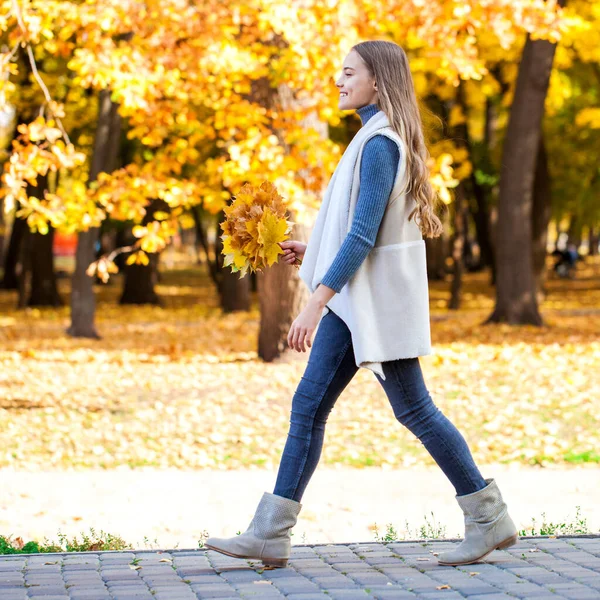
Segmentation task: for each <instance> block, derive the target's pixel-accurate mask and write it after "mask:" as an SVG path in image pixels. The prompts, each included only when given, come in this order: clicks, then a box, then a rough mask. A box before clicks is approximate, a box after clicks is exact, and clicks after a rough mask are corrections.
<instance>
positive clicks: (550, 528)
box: [374, 506, 591, 544]
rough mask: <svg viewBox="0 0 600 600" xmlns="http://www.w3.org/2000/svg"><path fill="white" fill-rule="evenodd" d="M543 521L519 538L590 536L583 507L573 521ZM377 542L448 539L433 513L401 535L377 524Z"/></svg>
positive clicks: (535, 520) (443, 527) (535, 524)
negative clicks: (582, 513) (415, 527)
mask: <svg viewBox="0 0 600 600" xmlns="http://www.w3.org/2000/svg"><path fill="white" fill-rule="evenodd" d="M541 514H542V517H541V521H538V520H537V519H536V518H535V517H532V519H531V522H532V524H531V526H530V527H526V528H525V529H521V530H520V531H519V536H546V535H583V534H589V533H591V532H590V529H589V526H588V523H587V518H585V517H582V516H581V507H580V506H577V507H576V509H575V516H574V517H573V518H572V519H565V520H564V522H558V523H553V522H552V521H548V520H547V519H546V513H541ZM374 533H375V541H376V542H378V543H382V544H385V543H389V542H398V541H402V540H415V539H426V540H434V539H444V538H445V537H446V527H445V526H444V525H441V524H438V523H436V521H435V517H434V515H433V512H432V513H431V521H430V520H429V519H428V517H427V516H425V523H424V524H423V525H421V526H419V527H418V528H417V529H414V530H412V529H411V527H410V526H409V524H408V521H405V532H404V533H403V534H402V535H400V534H399V533H398V530H397V529H396V528H395V527H394V525H393V524H392V523H388V524H387V525H386V526H385V531H384V532H383V534H380V531H379V528H378V527H377V524H375V527H374ZM462 535H463V534H460V533H459V534H458V535H457V537H462Z"/></svg>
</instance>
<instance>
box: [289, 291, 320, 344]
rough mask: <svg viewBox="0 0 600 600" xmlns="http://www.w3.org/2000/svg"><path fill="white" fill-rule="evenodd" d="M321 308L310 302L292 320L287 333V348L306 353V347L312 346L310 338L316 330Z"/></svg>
mask: <svg viewBox="0 0 600 600" xmlns="http://www.w3.org/2000/svg"><path fill="white" fill-rule="evenodd" d="M322 312H323V307H322V306H320V305H319V304H317V303H316V302H310V301H309V303H308V304H307V305H306V307H305V308H304V310H302V312H301V313H300V314H299V315H298V316H297V317H296V318H295V319H294V322H293V323H292V326H291V327H290V332H289V333H288V346H289V347H290V348H291V349H292V350H297V351H298V352H306V347H305V343H306V345H307V346H308V347H309V348H310V347H311V346H312V341H311V340H312V336H313V333H314V332H315V329H316V328H317V325H318V323H319V320H320V319H321V313H322Z"/></svg>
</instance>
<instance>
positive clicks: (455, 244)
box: [448, 183, 467, 310]
mask: <svg viewBox="0 0 600 600" xmlns="http://www.w3.org/2000/svg"><path fill="white" fill-rule="evenodd" d="M464 204H465V188H464V184H463V183H460V184H459V185H458V187H457V188H456V192H455V194H454V235H453V236H452V283H451V285H450V300H449V302H448V308H449V309H450V310H458V309H459V308H460V300H461V290H462V277H463V273H464V270H465V265H464V260H463V254H464V248H465V240H466V236H467V216H466V214H465V213H466V211H465V207H464Z"/></svg>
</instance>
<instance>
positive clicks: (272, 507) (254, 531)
mask: <svg viewBox="0 0 600 600" xmlns="http://www.w3.org/2000/svg"><path fill="white" fill-rule="evenodd" d="M301 508H302V504H300V503H299V502H296V501H295V500H290V499H289V498H284V497H283V496H276V495H275V494H270V493H269V492H265V493H264V494H263V497H262V498H261V500H260V503H259V505H258V508H257V509H256V513H255V514H254V517H253V518H252V521H250V525H249V526H248V529H247V530H246V531H244V533H242V534H240V535H236V536H235V537H232V538H213V537H209V538H208V539H207V540H206V543H205V546H206V547H207V548H208V549H209V550H216V551H217V552H221V553H222V554H227V556H234V557H235V558H251V559H256V560H261V561H262V562H263V564H264V565H265V566H267V567H285V566H286V565H287V562H288V559H289V557H290V552H291V549H292V543H291V536H290V531H291V529H292V527H293V526H294V525H295V524H296V521H297V519H298V514H299V513H300V509H301Z"/></svg>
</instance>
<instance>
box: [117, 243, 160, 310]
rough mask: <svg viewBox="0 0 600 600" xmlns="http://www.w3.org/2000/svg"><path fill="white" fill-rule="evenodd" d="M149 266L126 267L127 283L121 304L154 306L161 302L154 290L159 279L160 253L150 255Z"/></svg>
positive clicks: (124, 286)
mask: <svg viewBox="0 0 600 600" xmlns="http://www.w3.org/2000/svg"><path fill="white" fill-rule="evenodd" d="M148 258H149V260H150V264H148V265H126V267H125V283H124V285H123V294H122V295H121V299H120V300H119V304H153V305H158V306H160V304H161V301H160V298H159V297H158V294H157V293H156V290H155V289H154V286H155V285H156V283H157V279H158V261H159V258H160V257H159V254H158V252H153V253H151V254H148Z"/></svg>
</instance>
